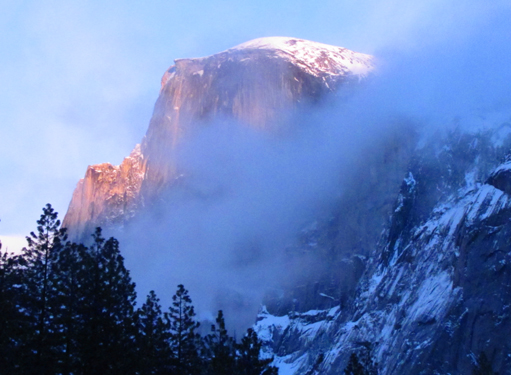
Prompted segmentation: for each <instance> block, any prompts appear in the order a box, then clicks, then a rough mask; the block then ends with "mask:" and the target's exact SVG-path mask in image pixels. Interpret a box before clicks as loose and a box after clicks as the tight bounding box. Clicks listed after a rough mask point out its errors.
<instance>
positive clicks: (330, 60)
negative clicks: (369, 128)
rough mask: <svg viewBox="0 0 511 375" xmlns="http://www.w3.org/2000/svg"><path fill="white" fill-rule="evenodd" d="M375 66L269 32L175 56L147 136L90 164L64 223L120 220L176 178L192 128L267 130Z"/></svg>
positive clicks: (72, 227) (76, 231)
mask: <svg viewBox="0 0 511 375" xmlns="http://www.w3.org/2000/svg"><path fill="white" fill-rule="evenodd" d="M373 69H374V66H373V58H372V57H371V56H369V55H365V54H362V53H357V52H353V51H350V50H348V49H345V48H341V47H334V46H330V45H325V44H321V43H316V42H311V41H306V40H302V39H296V38H286V37H270V38H261V39H256V40H253V41H249V42H246V43H243V44H241V45H239V46H236V47H234V48H231V49H228V50H226V51H224V52H221V53H218V54H215V55H212V56H208V57H203V58H193V59H178V60H175V65H173V66H171V67H170V68H169V69H168V70H167V71H166V72H165V73H164V75H163V78H162V81H161V89H160V95H159V97H158V99H157V101H156V104H155V108H154V112H153V116H152V118H151V121H150V123H149V128H148V130H147V134H146V136H145V137H144V139H143V141H142V143H141V146H140V147H138V146H137V147H136V148H135V150H134V152H133V153H132V154H131V155H130V156H129V157H128V158H127V159H125V161H124V162H123V163H122V164H121V165H120V166H117V167H116V166H112V165H110V164H99V165H93V166H90V167H89V168H88V169H87V172H86V176H85V178H84V179H83V180H81V181H80V182H79V183H78V185H77V187H76V191H75V192H74V194H73V198H72V200H71V203H70V205H69V209H68V213H67V215H66V217H65V219H64V222H63V225H64V226H65V227H67V228H68V230H69V232H70V234H71V236H72V237H75V238H80V237H82V236H84V235H86V234H87V232H89V231H90V230H91V228H94V227H95V226H103V227H108V226H116V227H119V225H122V223H124V222H125V221H126V220H129V219H130V218H131V217H133V216H134V215H136V213H137V211H139V210H140V209H141V208H142V207H144V206H147V205H151V204H153V203H154V202H155V201H156V200H157V199H158V197H159V196H161V194H162V193H163V191H165V189H167V188H168V187H169V186H171V185H172V184H173V183H175V180H176V178H177V177H178V176H180V175H181V174H182V171H179V170H178V166H177V165H176V163H175V160H174V156H173V152H174V150H175V148H176V145H177V144H178V143H179V142H180V140H181V139H182V138H183V137H184V136H185V135H186V134H187V132H189V131H191V130H192V129H193V127H194V126H207V123H208V122H210V121H214V120H217V119H233V120H235V121H237V122H239V123H241V124H244V125H246V126H250V127H255V128H258V129H261V131H273V130H275V128H276V127H277V126H278V125H277V123H278V119H279V116H282V115H284V113H285V111H286V110H290V109H293V108H301V107H302V108H303V106H308V105H314V104H315V103H318V102H319V101H320V100H321V99H322V98H324V97H325V96H326V95H327V94H329V93H334V92H338V91H339V88H340V87H345V88H349V87H350V86H353V85H357V84H358V83H359V81H360V80H362V79H363V78H365V77H366V76H367V75H368V74H370V73H371V71H372V70H373Z"/></svg>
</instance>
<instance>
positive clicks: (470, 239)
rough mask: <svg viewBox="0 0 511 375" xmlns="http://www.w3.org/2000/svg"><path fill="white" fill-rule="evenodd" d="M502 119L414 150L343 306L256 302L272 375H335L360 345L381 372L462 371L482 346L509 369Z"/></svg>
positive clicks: (509, 244)
mask: <svg viewBox="0 0 511 375" xmlns="http://www.w3.org/2000/svg"><path fill="white" fill-rule="evenodd" d="M509 128H510V126H509V123H508V122H504V123H503V124H501V125H500V124H496V126H495V127H494V128H493V129H491V130H483V131H477V132H466V133H463V132H461V131H454V132H451V133H450V134H449V135H447V136H446V137H445V138H444V139H443V140H440V139H438V138H435V140H434V141H431V142H430V144H429V146H425V147H423V148H418V149H417V150H416V151H415V155H414V157H413V158H412V162H411V163H410V166H409V170H408V172H407V175H406V176H405V178H404V180H403V183H402V185H401V189H400V192H399V194H398V196H397V199H396V201H395V204H394V210H393V212H392V215H391V218H390V220H389V221H388V225H387V226H386V229H385V231H384V233H383V235H382V238H381V241H380V243H379V245H378V246H376V247H375V248H373V249H372V251H370V252H369V256H368V257H365V259H366V261H365V264H366V267H365V272H364V274H363V276H362V277H361V279H360V282H359V283H358V287H357V288H356V291H354V292H353V293H352V294H351V299H350V301H349V303H347V304H344V305H343V304H341V305H338V304H337V303H332V306H331V307H329V308H326V309H322V310H309V311H305V312H299V311H290V312H289V313H287V314H284V315H280V316H278V315H275V314H271V313H269V312H268V311H267V310H266V309H264V308H263V310H262V311H261V313H260V314H259V318H258V322H257V323H256V325H255V329H256V331H257V332H258V333H259V335H260V336H261V337H262V338H264V340H265V342H266V344H267V348H268V349H267V350H268V352H267V355H268V356H275V364H276V365H278V366H279V367H280V369H281V372H280V373H281V374H285V375H287V374H339V373H342V372H343V369H344V368H345V366H346V364H347V361H348V359H349V356H350V355H351V353H353V352H355V353H359V355H364V354H363V353H365V352H366V351H367V348H370V350H371V352H372V355H373V356H374V358H375V360H376V362H378V363H379V365H378V367H379V372H378V373H379V374H382V375H387V374H468V373H471V372H472V370H473V368H474V366H475V364H476V363H477V358H478V356H479V354H480V353H482V352H484V353H485V354H486V356H487V357H488V358H489V360H490V362H491V363H492V366H493V369H494V370H495V371H498V372H499V373H500V374H507V373H509V368H511V344H510V341H509V339H508V336H507V332H509V330H510V329H511V318H510V313H509V306H510V305H509V301H510V298H511V269H510V267H509V264H510V262H511V252H510V250H509V249H510V248H511V240H510V238H511V236H510V234H511V224H510V217H511V196H510V195H509V192H508V191H507V186H509V183H510V182H511V180H510V176H511V175H510V174H509V169H510V164H509V162H508V161H506V160H509V157H507V158H506V157H505V155H506V154H507V153H508V152H509V149H510V147H511V137H510V136H509V130H510V129H509ZM360 252H363V249H360ZM319 292H321V291H319Z"/></svg>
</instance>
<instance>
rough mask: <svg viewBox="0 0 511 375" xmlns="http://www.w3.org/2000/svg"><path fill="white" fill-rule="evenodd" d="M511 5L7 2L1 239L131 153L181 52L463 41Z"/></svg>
mask: <svg viewBox="0 0 511 375" xmlns="http://www.w3.org/2000/svg"><path fill="white" fill-rule="evenodd" d="M503 8H507V9H509V8H510V6H509V5H507V4H506V2H505V1H492V2H491V5H488V4H487V2H485V1H475V0H458V1H457V0H428V1H426V0H421V1H409V0H368V1H363V0H362V1H361V0H332V1H331V0H325V1H321V2H313V1H297V0H294V1H287V0H286V1H263V0H258V1H252V0H250V1H231V0H229V1H227V0H224V1H172V0H170V1H169V0H167V1H156V0H155V1H149V2H139V1H128V0H123V1H113V0H102V1H93V0H90V1H79V0H77V1H69V0H68V1H59V0H55V1H45V0H38V1H22V0H14V1H13V0H0V51H2V52H1V53H0V68H1V69H0V139H1V147H0V171H1V177H2V183H1V184H0V197H1V201H0V219H1V222H0V239H2V241H3V242H4V244H5V243H8V242H9V241H8V239H9V236H24V235H27V234H28V233H29V232H30V231H32V230H34V229H35V227H36V224H35V221H36V220H37V219H38V218H39V215H40V213H41V209H42V207H43V206H44V205H45V204H46V203H51V204H52V205H53V206H54V207H55V208H56V210H57V211H58V212H59V213H60V214H61V216H60V217H61V218H63V216H64V214H65V211H66V210H67V206H68V203H69V201H70V199H71V194H72V192H73V189H74V187H75V185H76V183H77V181H78V180H79V179H80V178H81V177H83V175H84V173H85V170H86V168H87V165H89V164H95V163H101V162H112V163H114V164H118V163H120V162H121V161H122V159H123V157H125V156H126V155H128V154H129V152H130V150H131V149H132V148H133V147H134V145H135V144H136V143H138V142H140V140H141V138H142V136H143V135H144V133H145V131H146V129H147V126H148V123H149V119H150V116H151V113H152V109H153V105H154V102H155V100H156V98H157V96H158V91H159V88H160V79H161V76H162V74H163V72H164V71H165V70H166V69H167V68H168V67H169V66H170V65H172V64H173V60H174V59H176V58H183V57H200V56H205V55H209V54H213V53H216V52H219V51H222V50H224V49H227V48H229V47H232V46H234V45H236V44H239V43H242V42H244V41H247V40H250V39H254V38H258V37H263V36H293V37H299V38H303V39H309V40H314V41H318V42H323V43H327V44H333V45H338V46H344V47H347V48H350V49H353V50H356V51H360V52H366V53H376V54H377V53H378V52H379V51H381V50H382V49H388V48H393V49H411V50H413V49H420V48H422V46H424V45H425V44H428V43H442V41H444V40H445V41H448V42H449V43H453V44H456V43H457V41H458V40H460V41H462V40H464V38H467V35H470V33H471V30H473V29H477V28H480V27H488V25H487V24H486V22H487V20H488V19H489V17H490V16H491V15H492V14H494V13H495V12H498V11H499V10H500V9H503ZM11 246H13V245H11Z"/></svg>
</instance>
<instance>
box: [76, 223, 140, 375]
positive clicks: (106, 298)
mask: <svg viewBox="0 0 511 375" xmlns="http://www.w3.org/2000/svg"><path fill="white" fill-rule="evenodd" d="M92 237H93V240H94V242H93V244H92V246H91V248H90V249H89V251H88V252H87V253H86V255H85V259H83V260H82V263H83V270H84V271H86V274H85V275H84V279H83V280H82V282H83V287H82V291H81V294H82V295H81V300H82V301H83V303H81V304H80V306H79V309H78V314H79V319H80V321H79V324H78V326H79V332H78V333H77V343H79V345H80V347H79V348H78V350H79V352H80V356H81V366H80V367H81V368H80V372H79V373H81V374H84V375H85V374H104V375H107V374H120V373H131V372H132V370H133V361H134V360H135V356H134V354H135V341H134V340H135V324H134V305H135V299H136V293H135V284H134V283H133V282H132V281H131V277H130V275H129V271H128V270H126V268H125V267H124V259H123V257H122V256H121V254H120V251H119V242H118V241H117V240H116V239H114V238H110V239H109V240H105V239H104V238H103V237H102V233H101V228H96V231H95V233H94V234H93V236H92Z"/></svg>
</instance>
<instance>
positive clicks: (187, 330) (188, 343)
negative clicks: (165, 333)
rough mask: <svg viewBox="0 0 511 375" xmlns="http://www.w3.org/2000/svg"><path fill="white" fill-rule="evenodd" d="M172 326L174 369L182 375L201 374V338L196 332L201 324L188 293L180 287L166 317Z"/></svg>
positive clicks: (171, 339) (171, 341) (171, 343)
mask: <svg viewBox="0 0 511 375" xmlns="http://www.w3.org/2000/svg"><path fill="white" fill-rule="evenodd" d="M165 316H166V319H167V321H168V322H169V326H170V347H171V350H172V352H173V353H174V361H173V362H174V365H173V367H174V369H175V371H176V373H177V374H180V375H194V374H199V373H200V371H201V367H202V361H201V358H200V356H199V351H200V344H201V340H200V336H199V335H198V334H197V333H196V332H195V331H196V330H197V328H199V323H198V322H196V321H195V319H194V317H195V311H194V307H193V305H192V300H191V298H190V296H189V295H188V291H187V290H186V289H185V288H184V286H183V285H182V284H180V285H178V287H177V291H176V294H174V296H172V306H171V307H170V308H169V312H168V313H167V314H166V315H165Z"/></svg>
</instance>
